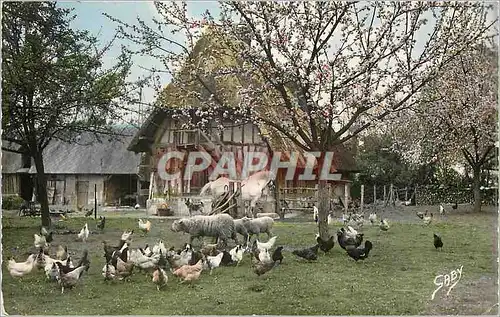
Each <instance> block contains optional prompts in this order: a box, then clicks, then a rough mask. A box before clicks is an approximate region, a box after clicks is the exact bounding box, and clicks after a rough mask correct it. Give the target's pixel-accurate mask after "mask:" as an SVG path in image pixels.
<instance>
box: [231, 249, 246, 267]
mask: <svg viewBox="0 0 500 317" xmlns="http://www.w3.org/2000/svg"><path fill="white" fill-rule="evenodd" d="M244 252H245V249H244V248H243V247H242V246H241V245H237V246H235V247H234V248H232V249H231V250H229V254H230V255H231V260H233V261H235V262H237V263H236V265H239V264H240V262H241V261H242V260H243V253H244Z"/></svg>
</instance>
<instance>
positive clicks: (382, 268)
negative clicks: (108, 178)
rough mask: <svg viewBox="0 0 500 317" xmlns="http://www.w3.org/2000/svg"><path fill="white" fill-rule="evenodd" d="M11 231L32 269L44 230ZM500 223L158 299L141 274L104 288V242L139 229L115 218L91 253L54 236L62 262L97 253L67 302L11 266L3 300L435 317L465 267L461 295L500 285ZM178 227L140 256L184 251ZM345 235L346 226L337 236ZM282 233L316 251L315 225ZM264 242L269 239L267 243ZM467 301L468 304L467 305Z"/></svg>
mask: <svg viewBox="0 0 500 317" xmlns="http://www.w3.org/2000/svg"><path fill="white" fill-rule="evenodd" d="M2 221H3V230H2V233H3V238H2V245H3V249H2V252H3V253H2V255H3V261H4V262H6V260H7V258H9V257H10V256H14V258H15V259H16V261H24V260H25V259H26V257H27V255H28V253H29V252H30V251H34V246H33V234H34V233H36V232H37V231H38V228H39V227H38V225H39V221H40V220H39V219H19V218H17V217H4V218H3V219H2ZM86 221H88V222H89V227H90V230H91V231H93V230H95V222H94V220H88V219H87V220H86V219H84V218H71V219H69V220H68V221H66V222H59V223H57V226H60V227H61V226H63V227H64V228H62V227H61V228H56V230H65V229H71V230H75V231H77V230H80V228H81V227H82V225H83V224H84V223H85V222H86ZM496 223H497V218H496V214H481V215H475V216H470V215H461V216H458V215H457V216H449V217H448V219H447V220H446V221H444V220H442V221H436V222H435V223H433V224H431V225H430V226H428V227H426V226H423V225H421V224H398V223H392V227H391V229H390V230H389V231H388V232H381V231H380V230H379V229H378V227H371V226H365V227H364V228H363V230H362V232H364V233H365V240H366V239H368V240H370V241H372V242H373V245H374V248H373V250H372V252H371V253H370V257H369V258H368V259H367V260H365V261H364V262H362V261H360V262H358V263H356V262H354V260H352V259H351V258H349V257H348V256H347V255H346V254H345V251H344V250H342V249H341V248H340V247H339V246H338V245H337V243H336V244H335V247H334V248H333V250H332V251H331V253H330V254H328V255H323V254H321V255H320V257H319V259H318V261H317V262H316V263H306V262H304V261H303V260H301V259H298V258H296V257H295V256H294V255H292V254H291V253H290V252H284V257H285V259H284V262H283V264H282V265H281V266H279V267H277V268H276V269H274V270H272V271H270V272H269V273H267V274H265V275H263V276H261V277H257V276H256V275H255V274H254V273H253V272H252V270H251V268H250V258H249V256H248V255H246V256H245V259H244V260H243V263H242V264H241V266H240V267H222V268H218V269H216V270H214V272H213V275H212V276H209V275H208V272H204V273H203V274H202V276H201V278H200V279H199V280H198V281H196V282H195V283H194V285H193V286H189V285H183V284H180V285H179V284H178V280H177V279H176V278H175V277H174V276H172V275H171V274H170V272H168V275H169V282H168V284H167V287H165V288H164V289H163V290H162V291H160V292H158V291H157V290H156V287H155V285H154V284H153V283H152V282H151V278H150V277H148V276H146V274H145V273H140V272H136V273H135V274H134V275H133V276H132V278H131V281H130V282H121V281H116V282H111V283H110V282H105V281H104V280H103V277H102V276H101V269H102V267H103V265H104V258H103V251H102V245H101V241H102V240H103V239H104V240H107V241H108V242H111V243H112V244H116V243H117V242H118V240H119V237H120V235H121V233H122V232H123V230H125V229H127V228H136V227H137V223H136V221H135V219H131V218H114V219H111V218H110V219H109V220H108V221H107V228H106V229H105V233H103V234H92V235H90V238H89V241H88V242H87V244H86V245H85V244H84V243H82V242H77V241H75V237H76V235H55V236H54V242H53V243H52V244H53V247H52V248H53V250H52V253H51V254H52V255H53V254H55V248H56V246H57V245H58V244H63V245H68V250H69V251H70V254H71V255H73V258H74V259H78V258H79V257H80V255H81V251H82V250H83V249H84V248H87V249H88V250H89V255H90V256H91V267H90V270H89V272H88V275H84V277H83V279H82V281H81V283H80V284H79V285H77V286H76V287H75V288H74V289H73V290H67V291H65V293H64V294H61V293H60V292H61V290H60V288H59V287H58V286H57V285H56V284H54V283H49V282H48V281H46V280H45V276H44V274H43V270H42V271H37V272H34V273H32V274H31V275H28V276H25V277H22V278H13V277H11V276H10V274H9V272H8V271H7V268H6V266H7V265H6V263H5V264H4V265H3V268H2V273H3V280H2V289H3V297H4V300H5V309H6V311H7V313H9V314H21V315H24V314H32V315H34V314H36V315H47V314H51V315H73V314H79V315H155V314H161V315H201V314H203V315H228V314H231V315H250V314H259V315H285V314H286V315H312V314H321V315H348V314H349V315H350V314H356V315H380V314H383V315H395V314H413V315H418V314H425V313H428V312H429V311H432V309H431V310H429V307H431V306H432V305H433V304H434V302H435V303H439V302H442V300H443V299H442V298H443V297H444V296H445V293H446V291H447V290H446V289H444V288H443V289H442V290H441V291H440V292H438V293H437V295H436V299H434V301H433V302H431V300H430V297H431V294H432V292H433V291H434V289H435V288H436V286H435V285H434V283H433V281H434V277H435V276H436V275H439V274H445V273H449V272H450V271H452V270H454V269H457V268H459V267H460V266H461V265H463V275H462V279H461V281H460V282H459V283H458V284H457V286H455V288H454V289H453V290H452V292H451V293H452V295H453V294H462V293H464V292H466V291H468V290H467V285H469V284H470V283H473V282H474V281H477V280H478V279H480V278H481V277H484V276H489V277H493V278H494V280H495V281H496V279H497V274H496V273H497V261H496V258H497V255H496V253H497V250H496V244H497V240H496V239H497V238H496V235H495V233H496ZM170 224H171V222H170V221H166V220H159V219H153V220H152V231H151V232H150V234H149V235H148V236H147V237H141V236H140V235H138V234H137V233H136V234H135V236H133V240H132V247H134V248H135V247H142V246H144V244H145V243H149V244H150V245H153V244H154V243H155V242H156V240H157V239H158V238H162V239H163V240H164V241H166V243H165V245H166V246H167V248H168V247H170V246H176V247H180V246H181V245H182V243H184V242H186V241H188V236H187V235H183V234H176V233H173V232H171V231H170ZM338 227H339V224H337V225H336V226H335V229H333V228H332V229H331V232H332V233H334V232H335V230H336V228H338ZM274 228H275V229H274V233H275V234H277V235H279V237H278V240H277V243H276V245H284V246H286V248H290V249H291V248H294V247H305V246H312V245H314V243H315V241H314V235H315V233H316V231H317V230H316V228H315V225H314V224H313V223H311V222H303V223H300V222H289V223H286V222H276V223H275V227H274ZM434 232H439V233H440V234H441V235H442V237H443V241H444V249H443V250H442V252H440V251H436V250H435V249H434V246H433V244H432V234H433V233H434ZM262 238H263V240H266V239H267V238H266V237H265V235H264V236H263V237H262ZM335 241H336V240H335ZM15 248H16V249H15ZM74 262H75V261H74ZM468 283H469V284H468ZM471 291H473V292H475V293H481V295H479V296H480V297H479V300H481V298H484V296H486V295H483V294H484V292H489V295H492V294H491V292H493V295H494V294H496V288H495V289H494V288H491V289H489V290H488V289H486V290H485V289H482V290H481V289H476V290H471ZM457 296H458V295H457ZM461 298H462V299H463V297H460V296H458V297H457V301H460V300H461ZM495 300H496V297H495ZM493 303H496V301H495V302H493ZM489 306H491V304H490V305H489ZM456 307H461V308H460V311H456V309H457V308H456ZM433 312H434V313H439V314H447V313H450V314H481V313H483V312H484V307H479V306H477V305H476V306H474V305H472V304H471V305H470V306H463V305H462V306H457V305H454V306H453V307H451V306H449V305H448V306H443V307H442V308H441V310H440V311H433Z"/></svg>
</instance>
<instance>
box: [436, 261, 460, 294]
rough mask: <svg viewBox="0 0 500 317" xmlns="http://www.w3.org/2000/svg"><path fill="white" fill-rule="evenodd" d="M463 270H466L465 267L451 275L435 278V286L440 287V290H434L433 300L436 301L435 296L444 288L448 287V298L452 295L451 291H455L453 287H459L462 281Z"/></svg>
mask: <svg viewBox="0 0 500 317" xmlns="http://www.w3.org/2000/svg"><path fill="white" fill-rule="evenodd" d="M463 268H464V266H463V265H461V266H460V268H459V269H456V270H453V271H451V272H450V274H444V275H438V276H436V277H435V278H434V284H435V285H436V286H438V288H436V289H435V290H434V292H433V293H432V296H431V300H433V299H434V296H435V295H436V293H437V292H438V291H439V290H440V289H441V288H443V287H448V292H446V296H448V295H449V294H450V292H451V290H452V289H453V287H455V285H457V284H458V282H459V281H460V279H461V278H462V269H463ZM452 283H453V284H452Z"/></svg>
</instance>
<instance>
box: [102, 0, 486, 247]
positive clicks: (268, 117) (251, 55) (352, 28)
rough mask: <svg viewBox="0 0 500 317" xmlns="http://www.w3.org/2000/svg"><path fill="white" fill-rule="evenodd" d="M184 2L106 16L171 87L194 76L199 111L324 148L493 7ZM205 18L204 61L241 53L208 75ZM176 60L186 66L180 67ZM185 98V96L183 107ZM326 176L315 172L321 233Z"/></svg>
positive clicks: (351, 132) (395, 105)
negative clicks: (129, 15) (210, 53)
mask: <svg viewBox="0 0 500 317" xmlns="http://www.w3.org/2000/svg"><path fill="white" fill-rule="evenodd" d="M187 5H188V4H187V3H185V2H182V3H179V2H176V3H168V4H166V3H159V2H155V6H156V9H157V13H158V18H155V19H154V21H152V23H149V21H141V20H139V21H138V23H137V24H136V25H131V24H127V23H125V22H122V21H118V20H116V19H114V20H115V21H116V22H117V23H118V25H119V30H120V32H121V34H122V36H123V37H126V38H129V39H130V40H131V41H132V42H134V43H135V44H138V45H140V47H141V49H140V50H138V51H137V53H140V54H149V55H151V56H152V58H158V59H160V60H161V61H162V62H163V64H164V65H165V68H164V69H161V70H159V69H155V70H153V71H156V72H160V71H161V72H168V73H170V74H171V75H172V76H173V77H174V78H175V84H176V85H177V87H182V86H184V87H188V86H190V85H192V84H193V82H198V83H199V84H200V85H201V86H202V87H203V89H204V91H205V92H208V93H207V94H202V93H199V92H195V93H192V92H191V95H190V97H193V98H197V99H198V102H197V104H196V107H197V108H198V110H197V115H199V116H201V117H206V118H208V119H210V118H211V116H213V115H214V113H216V110H217V109H225V110H227V109H230V110H231V111H225V115H226V116H227V117H228V118H231V119H233V120H251V121H252V122H255V123H256V124H258V125H260V126H262V127H265V128H266V129H270V130H272V131H274V132H276V133H279V134H281V135H283V136H285V137H286V138H287V139H289V140H291V141H292V142H293V143H294V144H295V145H297V147H299V148H301V149H303V150H306V151H317V152H322V153H324V152H327V151H328V150H329V149H331V148H332V147H333V146H334V145H336V144H342V143H345V142H346V141H348V140H351V139H352V138H353V137H355V136H356V135H358V134H359V133H360V132H362V131H363V130H364V129H366V128H368V127H371V126H373V125H376V124H377V123H378V122H380V121H381V120H383V119H385V118H386V117H387V116H388V115H389V114H391V113H393V112H394V111H399V110H401V109H403V108H408V107H411V106H413V105H415V104H416V102H417V100H418V98H417V97H418V94H419V93H420V91H421V90H422V89H423V88H424V87H425V86H426V85H427V84H428V83H429V82H430V81H432V80H434V79H435V78H437V77H438V76H439V75H440V74H441V73H442V72H443V71H444V70H446V68H447V65H448V64H450V63H451V62H453V61H454V60H455V58H456V56H458V55H459V54H460V53H462V52H463V51H465V50H468V49H470V48H471V47H474V45H475V44H476V43H478V42H479V41H481V40H483V39H484V38H486V37H488V36H490V30H491V29H492V28H493V25H494V24H495V22H494V21H488V18H487V16H488V11H489V10H490V9H491V8H489V7H488V6H487V5H485V4H483V3H478V2H467V3H464V2H461V3H458V2H390V3H388V2H336V1H325V2H298V1H297V2H275V1H273V2H264V1H262V2H236V1H234V2H220V4H219V6H220V14H219V17H218V18H217V19H216V18H214V17H213V16H212V15H211V14H210V12H206V13H205V14H204V17H203V19H202V20H201V21H200V20H199V19H198V20H195V19H193V18H191V17H190V16H189V15H188V10H187ZM110 18H112V17H110ZM112 19H113V18H112ZM206 25H208V26H209V29H210V32H212V33H211V34H212V35H211V36H216V37H217V38H218V39H219V45H220V50H219V56H216V57H213V58H212V59H210V58H207V60H205V61H201V62H202V63H214V62H218V63H221V62H222V63H224V61H225V60H226V59H225V58H224V56H225V55H233V56H237V57H238V62H234V60H232V62H228V63H227V65H225V67H219V68H218V69H217V70H216V71H213V72H212V73H211V74H209V73H206V72H203V71H201V68H200V67H199V65H200V64H199V63H200V61H197V63H194V62H193V59H192V55H191V52H192V51H193V49H194V48H195V46H196V43H197V40H198V39H199V38H200V36H201V35H202V34H203V32H202V30H201V29H202V28H204V27H205V26H206ZM179 34H182V35H183V36H179ZM227 60H231V59H227ZM181 68H182V71H183V73H184V74H189V75H190V76H176V75H177V74H178V72H179V71H180V69H181ZM220 78H226V79H227V78H232V79H233V82H234V85H233V88H232V89H229V88H228V87H227V86H224V85H217V84H214V79H215V81H217V80H219V79H220ZM141 84H144V81H143V82H141ZM186 93H188V90H186ZM229 95H230V96H232V97H234V96H235V95H236V97H237V98H236V101H237V102H234V100H235V99H234V98H228V97H227V96H229ZM207 96H208V97H207ZM229 101H231V102H229ZM192 107H193V106H192V105H191V106H190V105H183V108H184V109H185V112H184V114H185V115H186V117H187V116H188V115H189V114H190V113H192V112H189V111H188V110H189V109H190V108H192ZM322 158H323V156H321V157H318V164H319V165H321V164H322ZM326 187H327V186H326V183H325V182H324V181H320V182H319V196H320V203H319V211H320V213H319V231H320V235H321V236H322V237H323V238H328V226H327V214H328V201H329V200H328V191H327V190H326Z"/></svg>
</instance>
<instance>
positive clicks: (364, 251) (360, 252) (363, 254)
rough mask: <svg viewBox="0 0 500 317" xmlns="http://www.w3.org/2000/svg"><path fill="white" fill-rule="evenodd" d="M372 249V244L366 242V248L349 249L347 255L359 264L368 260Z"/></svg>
mask: <svg viewBox="0 0 500 317" xmlns="http://www.w3.org/2000/svg"><path fill="white" fill-rule="evenodd" d="M372 247H373V245H372V243H371V242H370V241H369V240H366V241H365V246H364V248H348V249H347V250H346V251H347V254H348V255H349V256H350V257H351V258H353V259H354V260H355V261H356V262H357V261H358V260H364V259H366V258H367V257H368V254H369V253H370V250H371V249H372Z"/></svg>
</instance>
